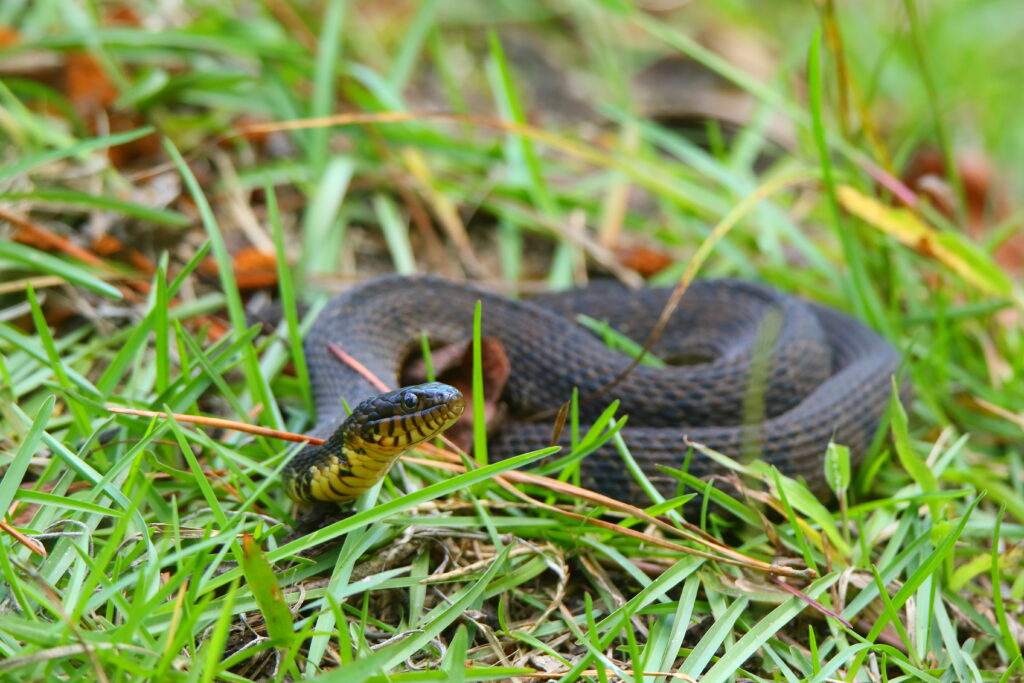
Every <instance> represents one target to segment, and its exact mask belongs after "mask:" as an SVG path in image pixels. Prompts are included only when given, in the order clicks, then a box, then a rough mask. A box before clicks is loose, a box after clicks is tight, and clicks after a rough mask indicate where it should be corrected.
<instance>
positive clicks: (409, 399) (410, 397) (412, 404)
mask: <svg viewBox="0 0 1024 683" xmlns="http://www.w3.org/2000/svg"><path fill="white" fill-rule="evenodd" d="M419 403H420V400H419V398H417V397H416V394H406V395H405V398H403V399H402V405H403V406H405V409H406V410H416V406H418V405H419Z"/></svg>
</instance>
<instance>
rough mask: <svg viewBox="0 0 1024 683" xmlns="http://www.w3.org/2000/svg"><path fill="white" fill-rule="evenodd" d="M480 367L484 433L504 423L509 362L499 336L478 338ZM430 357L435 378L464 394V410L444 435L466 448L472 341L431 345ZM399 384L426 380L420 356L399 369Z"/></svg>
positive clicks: (470, 422)
mask: <svg viewBox="0 0 1024 683" xmlns="http://www.w3.org/2000/svg"><path fill="white" fill-rule="evenodd" d="M480 358H481V370H482V374H483V386H484V419H485V420H486V423H487V432H488V434H494V433H496V432H497V431H498V430H499V429H500V428H501V426H502V424H504V422H505V417H506V412H507V408H506V406H505V404H504V403H502V402H501V400H500V399H501V393H502V392H503V391H504V390H505V384H506V383H507V382H508V378H509V375H510V374H511V372H512V366H511V364H510V363H509V360H508V355H507V354H506V353H505V346H504V344H502V342H501V340H500V339H495V338H493V337H484V338H483V339H481V340H480ZM430 360H431V363H432V364H433V367H434V376H435V377H436V378H437V380H438V381H440V382H444V383H446V384H450V385H451V386H453V387H455V388H457V389H458V390H459V391H461V392H462V395H463V396H465V397H466V410H465V412H464V413H463V414H462V417H460V418H459V421H458V422H456V423H455V425H454V426H453V427H451V428H450V429H449V430H448V431H447V432H445V435H446V436H447V437H448V438H449V439H450V440H451V441H452V442H454V443H455V444H456V445H457V446H458V447H459V448H462V449H463V450H469V449H470V448H471V447H472V445H473V345H472V343H471V342H464V343H461V344H449V345H447V346H443V347H440V348H438V349H432V350H431V352H430ZM401 380H402V384H418V383H420V382H425V381H427V375H426V368H425V366H424V363H423V360H422V359H418V360H414V361H412V362H411V363H409V364H408V365H407V366H406V367H405V368H404V369H403V371H402V377H401Z"/></svg>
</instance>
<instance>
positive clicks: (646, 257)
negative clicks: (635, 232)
mask: <svg viewBox="0 0 1024 683" xmlns="http://www.w3.org/2000/svg"><path fill="white" fill-rule="evenodd" d="M615 257H616V258H617V259H618V261H619V263H621V264H622V265H623V266H625V267H626V268H629V269H630V270H635V271H636V272H637V273H639V274H640V275H641V276H643V277H651V276H653V275H657V274H658V273H660V272H661V271H663V270H665V269H666V268H668V267H669V266H671V265H672V264H673V263H675V259H674V258H672V256H671V255H669V254H667V253H665V252H664V251H660V250H658V249H653V248H651V247H645V246H635V247H622V248H621V249H618V250H616V252H615Z"/></svg>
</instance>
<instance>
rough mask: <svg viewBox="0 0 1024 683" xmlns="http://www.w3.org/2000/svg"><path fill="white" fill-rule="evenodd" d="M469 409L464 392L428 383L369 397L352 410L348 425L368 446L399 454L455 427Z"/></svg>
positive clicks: (445, 385)
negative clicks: (463, 396)
mask: <svg viewBox="0 0 1024 683" xmlns="http://www.w3.org/2000/svg"><path fill="white" fill-rule="evenodd" d="M465 408H466V404H465V401H464V400H463V398H462V392H461V391H459V390H458V389H456V388H455V387H452V386H449V385H447V384H442V383H440V382H428V383H426V384H417V385H415V386H411V387H403V388H401V389H397V390H395V391H389V392H387V393H385V394H380V395H378V396H374V397H373V398H368V399H366V400H365V401H363V402H362V403H360V404H359V405H358V406H356V408H355V409H354V410H353V411H352V414H351V415H350V416H349V418H348V425H347V426H348V427H349V430H350V431H349V433H350V434H352V435H353V436H354V437H355V438H356V439H358V440H360V441H362V442H363V447H364V448H369V449H372V450H373V451H375V452H378V453H396V454H397V453H401V452H402V451H405V450H407V449H409V448H413V447H415V446H417V445H419V444H421V443H423V442H424V441H427V440H428V439H432V438H434V437H435V436H437V435H438V434H440V433H441V432H443V431H444V430H446V429H448V428H449V427H451V426H452V425H453V424H455V421H456V420H458V419H459V416H460V415H462V412H463V411H464V410H465Z"/></svg>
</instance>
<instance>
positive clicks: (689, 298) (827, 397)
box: [283, 275, 908, 504]
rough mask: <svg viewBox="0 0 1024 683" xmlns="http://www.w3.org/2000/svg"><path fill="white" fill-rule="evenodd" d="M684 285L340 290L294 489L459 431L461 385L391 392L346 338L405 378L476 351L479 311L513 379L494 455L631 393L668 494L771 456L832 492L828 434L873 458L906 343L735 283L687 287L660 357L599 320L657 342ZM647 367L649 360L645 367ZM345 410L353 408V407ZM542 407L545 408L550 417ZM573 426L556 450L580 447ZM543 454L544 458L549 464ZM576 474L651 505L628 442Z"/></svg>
mask: <svg viewBox="0 0 1024 683" xmlns="http://www.w3.org/2000/svg"><path fill="white" fill-rule="evenodd" d="M670 296H671V289H670V288H658V287H650V288H641V289H628V288H626V287H625V286H622V285H620V284H618V283H617V282H614V281H605V280H596V281H594V282H592V283H591V284H590V285H589V286H586V287H581V288H576V289H571V290H568V291H565V292H558V293H550V294H543V295H539V296H536V297H532V298H528V299H522V300H520V299H512V298H508V297H505V296H503V295H501V294H498V293H495V292H492V291H490V290H488V289H486V288H484V287H481V286H478V285H475V284H470V283H466V282H456V281H450V280H446V279H442V278H439V277H435V276H428V275H421V276H402V275H385V276H380V277H377V278H374V279H370V280H366V281H364V282H362V283H361V284H358V285H356V286H354V287H352V288H350V289H348V290H347V291H345V292H343V293H341V294H339V295H337V296H335V297H334V298H332V299H331V300H329V301H328V303H327V304H326V305H325V306H324V308H323V309H322V310H321V311H320V313H319V314H318V316H317V318H316V320H315V321H314V323H313V325H312V327H311V328H310V330H309V332H308V333H307V335H306V337H305V338H304V341H303V347H304V353H305V357H306V361H307V366H308V368H309V374H310V382H311V386H312V393H313V398H314V402H315V406H316V411H317V421H316V426H315V427H314V429H313V430H312V432H311V434H312V435H313V436H317V437H319V438H323V439H326V441H325V442H324V443H323V444H322V445H307V446H305V447H304V448H303V449H301V450H300V451H299V452H298V453H296V454H295V455H294V456H293V458H292V459H291V460H290V461H289V462H288V464H287V465H286V466H285V468H284V470H283V478H284V481H285V483H286V489H287V491H288V493H289V495H291V497H292V498H294V499H295V500H298V501H303V502H313V501H339V502H340V501H344V500H350V499H352V498H354V497H355V496H357V495H359V494H360V493H361V492H363V491H365V490H366V489H367V488H369V486H372V485H373V484H374V483H375V482H376V481H377V480H379V479H380V478H381V477H382V476H384V474H385V473H386V471H387V469H388V468H389V467H390V465H391V463H392V462H394V460H395V459H396V458H397V457H398V455H399V454H400V453H401V451H403V450H405V449H407V448H413V447H415V446H416V445H417V444H418V443H422V442H423V441H426V440H428V439H431V438H433V437H434V436H435V435H437V434H439V433H440V432H442V431H443V430H444V429H447V428H448V427H449V426H450V425H451V424H452V423H454V421H455V420H456V419H457V418H458V417H459V415H461V414H462V413H463V410H464V406H465V401H464V398H463V397H462V395H461V393H459V391H458V390H457V389H455V388H453V387H450V386H448V385H446V384H442V383H436V382H435V383H428V384H423V385H418V386H414V387H406V388H404V389H397V390H395V391H391V392H387V393H384V394H380V391H379V389H378V388H376V387H375V385H374V384H373V383H371V381H370V379H368V378H367V376H366V375H365V374H364V373H363V372H360V371H359V370H357V369H356V368H354V367H353V366H352V365H350V364H347V363H344V362H342V361H340V360H339V359H338V357H337V355H336V354H335V353H333V352H332V350H331V347H332V345H333V346H336V347H338V348H340V349H342V350H343V351H344V352H345V353H346V354H348V355H349V356H350V357H352V358H353V359H355V360H356V361H358V363H360V364H361V365H363V366H364V368H365V370H367V371H368V372H369V374H370V375H371V376H374V377H377V378H379V379H380V380H382V381H383V382H385V383H387V384H390V385H391V386H397V385H398V384H399V383H400V378H401V373H402V369H403V367H404V366H405V364H406V363H407V362H408V361H409V359H410V358H411V357H412V356H414V355H415V354H416V353H417V352H419V351H420V350H421V349H422V340H423V338H424V336H425V337H426V338H427V339H429V343H430V345H431V346H432V347H436V346H442V345H447V344H465V343H467V342H468V340H470V339H471V338H472V331H473V324H474V309H475V307H476V306H477V304H478V302H479V305H480V307H481V308H480V311H481V312H480V324H481V334H482V336H483V337H488V338H494V339H497V340H499V341H500V342H501V345H502V347H503V350H504V352H505V355H506V356H507V358H508V362H509V369H510V375H509V379H508V381H507V383H506V384H505V386H504V389H503V391H502V395H501V396H500V397H489V398H495V399H500V401H501V402H503V403H504V404H505V406H506V408H507V410H506V418H505V420H504V422H503V424H502V425H501V428H500V431H499V432H498V433H497V434H494V435H492V436H491V437H490V439H489V442H488V447H487V457H488V458H489V459H493V460H497V459H502V458H508V457H511V456H514V455H518V454H522V453H526V452H530V451H534V450H538V449H541V448H544V447H546V446H549V445H552V443H553V441H554V435H555V432H556V430H555V426H554V418H552V417H551V416H552V415H553V414H554V413H555V412H557V410H558V408H559V407H560V406H562V405H563V404H565V402H566V401H569V400H570V397H572V396H573V394H574V392H576V395H577V396H578V397H579V400H578V401H577V404H576V407H575V410H576V411H577V412H576V415H575V418H576V419H577V420H578V423H579V431H578V433H580V434H582V433H585V430H587V429H588V428H589V425H591V424H593V423H594V422H595V421H597V420H598V419H599V417H600V416H601V414H602V413H603V412H605V410H606V409H607V408H608V407H609V405H611V404H612V402H613V401H614V402H617V412H616V415H617V416H618V417H619V418H624V419H625V424H624V426H623V427H622V429H621V432H620V433H621V436H622V439H623V441H624V443H625V446H626V447H627V448H628V452H629V454H630V455H631V456H632V459H633V460H634V461H635V463H636V465H638V466H639V468H640V469H641V470H642V472H643V474H644V475H645V476H646V478H647V479H648V481H649V482H650V484H651V485H653V486H654V488H655V489H657V490H658V491H659V492H660V493H661V494H662V495H665V496H673V495H677V494H678V493H679V492H680V490H681V489H680V478H679V477H678V476H676V475H674V474H673V472H672V470H674V469H675V470H678V469H680V468H683V467H684V466H685V467H686V468H687V471H688V472H689V473H690V474H692V475H694V476H696V477H699V478H702V479H712V478H715V477H719V478H721V477H723V476H724V475H726V474H728V472H729V468H728V467H727V466H726V465H725V464H724V463H723V462H722V461H721V459H718V458H713V457H709V456H707V454H706V452H704V451H702V450H699V449H697V450H695V449H694V447H693V444H695V443H697V444H702V445H703V446H705V447H706V448H708V449H711V450H713V451H717V452H718V453H721V454H723V455H726V456H728V457H730V458H733V459H734V460H738V461H740V462H750V461H751V460H753V459H759V460H762V461H764V462H767V463H769V464H770V465H773V466H775V467H777V468H778V469H779V470H780V471H781V472H782V473H783V474H784V475H787V476H789V477H795V478H801V479H803V480H804V482H805V483H806V484H807V486H808V488H809V489H810V490H811V491H813V492H815V493H816V494H820V495H827V490H828V479H827V476H826V472H825V466H824V456H825V453H826V450H827V449H828V447H829V444H830V443H832V442H835V443H838V444H841V445H843V446H846V447H847V448H848V449H849V453H850V461H851V465H852V466H856V465H857V464H859V463H860V462H861V461H862V460H863V458H864V457H865V455H866V453H867V452H868V451H869V449H870V447H871V444H872V442H873V441H874V439H875V437H876V435H877V434H878V432H879V430H880V425H881V424H882V422H883V420H884V417H885V413H886V410H887V406H888V404H889V401H890V396H891V394H892V392H893V391H894V387H897V390H898V391H899V392H900V393H901V395H904V392H905V391H907V390H908V389H907V387H906V386H904V385H900V384H898V383H894V380H893V377H894V376H895V375H896V373H897V371H898V369H899V364H900V354H899V353H898V352H897V350H896V349H895V348H894V346H893V345H892V344H890V343H889V342H888V341H886V340H885V339H884V338H882V337H881V336H880V335H879V334H877V333H876V332H874V331H872V330H871V329H869V328H868V327H866V326H865V325H864V324H862V323H861V322H860V321H858V320H857V319H856V318H854V317H852V316H850V315H848V314H846V313H843V312H841V311H839V310H837V309H834V308H831V307H828V306H825V305H821V304H817V303H813V302H810V301H806V300H804V299H801V298H798V297H796V296H793V295H789V294H786V293H784V292H781V291H779V290H777V289H774V288H772V287H770V286H768V285H765V284H760V283H756V282H751V281H746V280H739V279H732V278H721V279H699V280H695V281H693V282H692V283H690V285H689V287H688V289H687V290H686V292H685V294H684V296H683V297H682V299H681V300H680V301H679V304H678V306H677V307H676V308H675V309H674V311H673V312H672V314H671V316H670V317H668V318H667V322H665V324H664V326H663V327H662V329H661V333H660V335H656V339H655V341H654V342H653V343H652V344H650V345H649V349H650V351H651V353H653V354H655V355H656V356H657V357H658V358H660V359H662V360H663V361H664V364H663V365H662V366H661V367H654V366H648V365H643V364H641V365H635V364H633V363H632V358H631V357H630V356H628V355H626V354H625V353H622V352H620V351H616V350H614V349H612V348H610V347H609V345H608V344H606V343H605V341H604V340H603V339H602V338H601V337H600V336H599V335H598V334H595V333H594V332H592V331H591V330H590V329H589V328H587V327H584V326H582V325H581V324H580V323H579V321H580V317H579V316H580V315H581V314H583V315H586V316H589V317H590V318H593V319H597V320H600V321H603V322H604V323H605V324H606V325H607V326H608V327H609V328H611V329H613V330H615V331H616V332H617V333H619V334H621V335H624V336H625V337H628V338H630V339H633V340H638V341H640V342H643V341H644V340H647V339H648V337H649V336H650V335H651V333H652V331H653V330H654V328H655V324H656V321H657V320H658V318H659V316H660V315H661V313H662V311H663V310H665V307H666V304H667V303H668V302H669V297H670ZM634 365H635V367H634ZM345 405H349V406H353V405H354V406H356V407H355V408H354V409H353V410H352V413H351V414H348V413H347V411H346V408H345ZM538 415H540V416H546V417H545V418H544V419H539V420H538V419H536V418H537V416H538ZM571 431H572V430H568V429H566V430H562V434H561V436H560V437H559V439H558V440H557V443H558V444H559V445H562V446H565V447H566V448H571V446H572V435H571V434H567V433H566V432H571ZM542 462H543V461H542ZM579 476H580V484H581V485H582V486H584V487H586V488H590V489H592V490H594V491H597V492H599V493H602V494H604V495H607V496H611V497H613V498H616V499H619V500H621V501H623V502H627V503H634V504H650V494H649V488H648V487H646V486H645V485H644V482H642V481H640V480H639V479H638V477H636V476H633V474H632V473H631V470H630V466H629V463H628V462H627V459H626V458H623V456H622V453H621V451H620V448H619V447H617V446H616V445H615V444H614V443H605V444H603V445H601V446H600V447H598V448H596V450H593V452H590V453H588V454H587V455H586V457H583V458H582V460H580V469H579Z"/></svg>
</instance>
